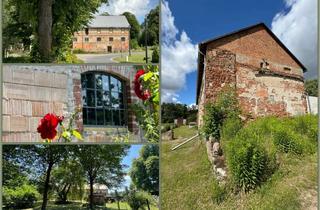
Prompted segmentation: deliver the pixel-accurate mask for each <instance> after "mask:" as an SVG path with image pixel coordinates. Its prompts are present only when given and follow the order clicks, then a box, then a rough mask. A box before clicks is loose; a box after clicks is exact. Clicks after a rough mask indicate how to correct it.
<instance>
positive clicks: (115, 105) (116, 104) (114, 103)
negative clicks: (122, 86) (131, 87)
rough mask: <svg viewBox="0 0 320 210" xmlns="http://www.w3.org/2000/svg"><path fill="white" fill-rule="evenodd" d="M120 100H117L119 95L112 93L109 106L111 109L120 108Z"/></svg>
mask: <svg viewBox="0 0 320 210" xmlns="http://www.w3.org/2000/svg"><path fill="white" fill-rule="evenodd" d="M119 102H120V99H119V93H117V92H112V93H111V105H112V107H113V108H119V107H120V104H119Z"/></svg>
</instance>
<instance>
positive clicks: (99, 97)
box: [97, 90, 103, 107]
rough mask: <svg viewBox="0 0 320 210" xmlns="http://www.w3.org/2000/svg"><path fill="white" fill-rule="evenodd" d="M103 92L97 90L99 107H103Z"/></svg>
mask: <svg viewBox="0 0 320 210" xmlns="http://www.w3.org/2000/svg"><path fill="white" fill-rule="evenodd" d="M102 104H103V103H102V91H99V90H97V107H102Z"/></svg>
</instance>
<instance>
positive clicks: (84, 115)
mask: <svg viewBox="0 0 320 210" xmlns="http://www.w3.org/2000/svg"><path fill="white" fill-rule="evenodd" d="M82 118H83V124H84V125H87V124H88V118H87V109H86V108H83V109H82Z"/></svg>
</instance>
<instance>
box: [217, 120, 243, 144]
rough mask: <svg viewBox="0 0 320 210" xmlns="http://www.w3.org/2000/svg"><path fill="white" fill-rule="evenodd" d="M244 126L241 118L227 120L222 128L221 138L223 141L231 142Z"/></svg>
mask: <svg viewBox="0 0 320 210" xmlns="http://www.w3.org/2000/svg"><path fill="white" fill-rule="evenodd" d="M242 126H243V125H242V122H241V120H240V119H239V118H235V117H232V118H228V119H226V120H225V122H224V123H223V125H222V128H221V138H222V139H223V141H229V140H232V139H233V138H235V137H236V135H237V133H238V132H239V131H240V130H241V128H242Z"/></svg>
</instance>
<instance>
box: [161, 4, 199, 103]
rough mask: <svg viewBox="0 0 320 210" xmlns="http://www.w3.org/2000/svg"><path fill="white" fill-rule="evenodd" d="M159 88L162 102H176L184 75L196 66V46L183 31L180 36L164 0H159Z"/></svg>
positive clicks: (183, 83)
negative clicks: (160, 37)
mask: <svg viewBox="0 0 320 210" xmlns="http://www.w3.org/2000/svg"><path fill="white" fill-rule="evenodd" d="M161 10H162V25H161V27H162V44H161V89H162V98H161V99H162V102H175V103H178V102H179V100H178V95H177V94H176V92H177V91H179V90H181V89H182V88H183V87H185V83H186V75H187V74H188V73H191V72H193V71H195V70H196V68H197V53H198V46H197V45H194V44H192V42H191V40H190V38H189V37H188V35H187V33H186V32H185V31H182V33H181V34H180V37H179V38H178V39H177V35H178V34H179V30H178V28H177V27H176V26H175V25H174V17H173V15H172V13H171V10H170V8H169V4H168V2H166V1H162V2H161Z"/></svg>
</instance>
